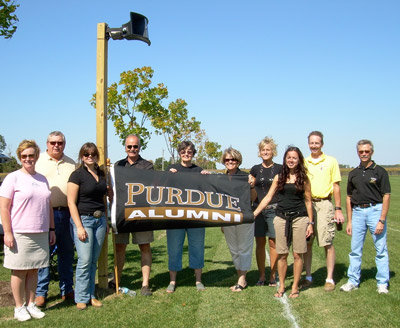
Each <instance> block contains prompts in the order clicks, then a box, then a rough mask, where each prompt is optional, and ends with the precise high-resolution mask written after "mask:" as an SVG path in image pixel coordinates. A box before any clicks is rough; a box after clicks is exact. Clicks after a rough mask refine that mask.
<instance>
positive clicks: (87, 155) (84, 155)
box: [83, 153, 97, 158]
mask: <svg viewBox="0 0 400 328" xmlns="http://www.w3.org/2000/svg"><path fill="white" fill-rule="evenodd" d="M89 156H92V158H93V157H96V156H97V155H96V154H94V153H91V154H89V153H84V154H83V157H89Z"/></svg>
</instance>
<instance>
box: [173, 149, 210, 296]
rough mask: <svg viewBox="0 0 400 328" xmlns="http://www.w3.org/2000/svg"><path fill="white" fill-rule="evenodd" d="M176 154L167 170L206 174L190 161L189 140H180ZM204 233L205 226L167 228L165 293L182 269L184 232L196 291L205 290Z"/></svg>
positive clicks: (192, 153) (193, 152) (174, 283)
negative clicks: (166, 279)
mask: <svg viewBox="0 0 400 328" xmlns="http://www.w3.org/2000/svg"><path fill="white" fill-rule="evenodd" d="M178 154H179V157H180V159H181V160H180V163H176V164H171V165H169V166H168V167H167V171H170V172H172V173H177V172H184V173H201V174H208V172H207V171H205V170H203V169H202V168H201V167H199V166H197V165H196V164H194V163H192V160H193V157H194V155H195V154H196V149H195V147H194V144H193V143H192V142H191V141H183V142H181V143H180V144H179V146H178ZM205 233H206V230H205V228H185V229H168V230H167V247H168V269H169V276H170V283H169V285H168V287H167V293H173V292H174V291H175V287H176V276H177V273H178V271H181V270H182V251H183V243H184V241H185V236H186V234H187V236H188V247H189V267H190V268H192V269H194V275H195V279H196V288H197V290H198V291H203V290H205V287H204V285H203V283H202V282H201V274H202V269H203V267H204V238H205Z"/></svg>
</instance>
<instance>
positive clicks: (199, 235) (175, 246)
mask: <svg viewBox="0 0 400 328" xmlns="http://www.w3.org/2000/svg"><path fill="white" fill-rule="evenodd" d="M186 233H187V236H188V245H189V267H190V268H192V269H201V268H203V267H204V237H205V235H206V229H205V228H188V229H170V230H167V246H168V269H169V270H170V271H181V270H182V251H183V243H184V241H185V235H186Z"/></svg>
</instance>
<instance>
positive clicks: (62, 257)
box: [36, 209, 74, 297]
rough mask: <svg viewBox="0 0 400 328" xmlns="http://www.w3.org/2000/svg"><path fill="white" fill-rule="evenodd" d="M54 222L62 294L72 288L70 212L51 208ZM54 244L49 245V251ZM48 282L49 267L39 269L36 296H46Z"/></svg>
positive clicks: (72, 251) (72, 250) (72, 244)
mask: <svg viewBox="0 0 400 328" xmlns="http://www.w3.org/2000/svg"><path fill="white" fill-rule="evenodd" d="M53 213H54V224H55V228H56V246H57V262H58V276H59V279H60V282H59V285H60V293H61V296H64V295H66V294H68V293H71V292H72V291H73V290H74V289H73V284H74V282H73V275H74V272H73V269H72V263H73V261H74V241H73V239H72V230H71V223H70V220H69V219H70V214H69V211H68V209H65V210H62V211H59V210H53ZM54 247H55V246H51V247H50V253H51V252H52V250H53V249H54ZM49 283H50V267H47V268H43V269H39V271H38V283H37V288H36V296H44V297H47V292H48V290H49Z"/></svg>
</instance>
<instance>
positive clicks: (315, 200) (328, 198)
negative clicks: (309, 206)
mask: <svg viewBox="0 0 400 328" xmlns="http://www.w3.org/2000/svg"><path fill="white" fill-rule="evenodd" d="M323 200H332V197H331V196H328V197H325V198H313V199H312V201H313V202H321V201H323Z"/></svg>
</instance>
